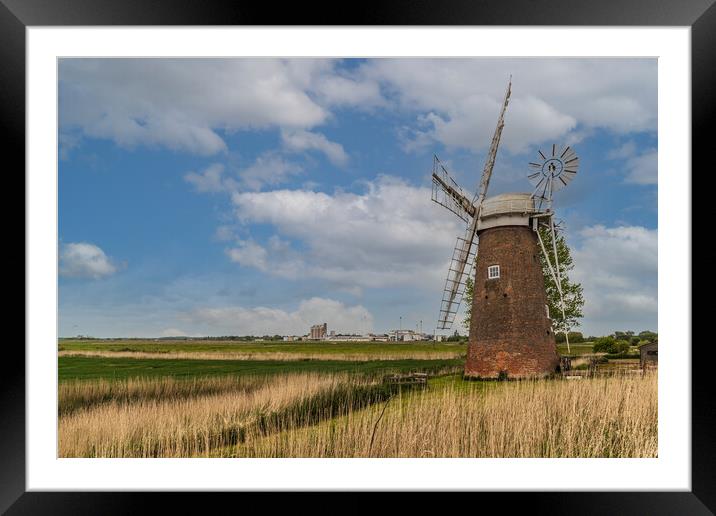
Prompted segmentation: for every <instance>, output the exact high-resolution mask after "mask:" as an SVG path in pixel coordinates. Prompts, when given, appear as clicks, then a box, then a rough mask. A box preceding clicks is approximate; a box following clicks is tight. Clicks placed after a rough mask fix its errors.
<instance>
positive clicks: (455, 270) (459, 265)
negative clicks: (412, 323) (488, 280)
mask: <svg viewBox="0 0 716 516" xmlns="http://www.w3.org/2000/svg"><path fill="white" fill-rule="evenodd" d="M465 236H466V237H468V238H462V237H457V242H455V248H454V249H453V253H452V259H451V260H450V267H449V268H448V274H447V278H445V288H444V289H443V299H442V302H441V304H440V315H439V316H438V325H437V328H438V329H439V330H449V329H450V328H451V327H452V323H453V322H454V321H455V315H456V314H457V312H458V310H459V309H460V303H461V302H462V297H463V295H464V294H465V286H466V284H467V279H468V278H469V277H470V275H471V274H472V270H473V267H474V266H475V256H476V255H477V242H476V241H475V239H474V234H473V233H472V229H471V228H468V230H467V234H466V235H465Z"/></svg>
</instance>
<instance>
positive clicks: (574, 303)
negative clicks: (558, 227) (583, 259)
mask: <svg viewBox="0 0 716 516" xmlns="http://www.w3.org/2000/svg"><path fill="white" fill-rule="evenodd" d="M539 232H540V236H541V237H542V241H543V242H544V246H545V249H547V252H548V253H549V255H550V258H549V259H550V261H551V262H552V267H555V261H554V252H553V249H554V248H553V244H552V233H551V231H549V229H547V228H540V229H539ZM556 243H557V258H559V272H560V279H561V284H562V294H563V296H564V316H562V308H561V303H560V299H559V290H558V289H557V284H556V282H555V281H554V279H553V278H552V274H551V273H550V270H549V266H548V265H547V260H545V257H544V254H543V253H540V261H541V263H542V274H543V275H544V284H545V289H546V290H547V306H548V307H549V316H550V317H551V318H552V329H553V330H554V332H555V333H562V332H565V331H568V330H569V329H571V328H575V327H578V326H579V319H581V318H582V317H583V316H584V314H583V313H582V308H583V307H584V295H583V289H582V285H581V283H575V282H573V281H572V280H570V279H569V272H570V271H571V270H572V269H574V262H573V260H572V254H571V252H570V250H569V246H568V245H567V241H566V240H565V238H564V235H561V234H559V233H557V242H556Z"/></svg>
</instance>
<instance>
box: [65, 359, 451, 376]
mask: <svg viewBox="0 0 716 516" xmlns="http://www.w3.org/2000/svg"><path fill="white" fill-rule="evenodd" d="M58 360H59V366H58V367H59V379H60V382H63V381H66V380H71V379H74V380H89V379H100V378H101V379H108V380H118V379H124V378H132V377H145V378H150V377H159V376H171V377H176V378H193V377H204V376H226V375H241V376H244V375H261V376H265V375H274V374H285V373H300V372H315V373H326V374H335V373H341V372H350V373H361V374H363V375H380V374H383V373H387V372H402V371H425V372H437V371H441V370H450V369H454V368H460V367H462V365H463V362H462V360H460V359H448V360H416V359H405V360H373V361H358V362H351V361H346V360H294V361H285V360H247V361H242V360H192V359H142V358H123V357H120V358H106V357H81V356H79V357H77V356H61V357H59V359H58Z"/></svg>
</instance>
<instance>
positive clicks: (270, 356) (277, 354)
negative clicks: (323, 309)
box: [58, 350, 465, 362]
mask: <svg viewBox="0 0 716 516" xmlns="http://www.w3.org/2000/svg"><path fill="white" fill-rule="evenodd" d="M58 355H59V356H61V357H99V358H147V359H191V360H281V361H295V360H344V361H349V362H370V361H373V360H408V359H416V360H450V359H453V358H460V357H464V356H465V352H464V351H403V352H399V353H384V352H378V353H375V352H363V353H334V352H330V351H329V352H325V353H291V352H282V351H261V352H256V353H241V352H217V351H194V352H191V351H168V352H163V353H157V352H148V351H67V350H65V351H60V352H59V353H58Z"/></svg>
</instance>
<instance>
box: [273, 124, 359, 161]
mask: <svg viewBox="0 0 716 516" xmlns="http://www.w3.org/2000/svg"><path fill="white" fill-rule="evenodd" d="M281 139H282V140H283V144H284V146H285V147H286V148H287V149H289V150H291V151H299V152H301V151H307V150H317V151H320V152H322V153H323V154H325V155H326V157H327V158H328V160H329V161H330V162H331V163H333V164H334V165H338V166H343V165H345V164H346V163H347V162H348V155H347V154H346V152H345V150H343V146H342V145H341V144H340V143H336V142H332V141H330V140H328V138H326V137H325V136H324V135H322V134H320V133H312V132H310V131H304V130H284V131H282V132H281Z"/></svg>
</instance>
